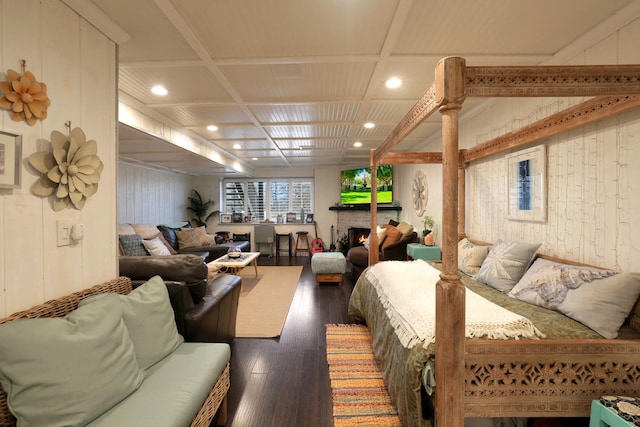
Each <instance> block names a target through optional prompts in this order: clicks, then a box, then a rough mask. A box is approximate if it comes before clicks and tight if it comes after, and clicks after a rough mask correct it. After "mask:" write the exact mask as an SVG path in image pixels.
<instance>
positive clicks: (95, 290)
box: [0, 277, 230, 427]
mask: <svg viewBox="0 0 640 427" xmlns="http://www.w3.org/2000/svg"><path fill="white" fill-rule="evenodd" d="M131 289H132V285H131V279H129V278H128V277H118V278H116V279H113V280H110V281H108V282H104V283H101V284H98V285H95V286H93V287H91V288H88V289H84V290H81V291H78V292H74V293H72V294H69V295H66V296H63V297H60V298H57V299H54V300H51V301H47V302H45V303H43V304H40V305H37V306H34V307H32V308H30V309H28V310H24V311H20V312H17V313H14V314H12V315H11V316H8V317H5V318H3V319H0V324H2V323H8V322H13V321H14V320H19V319H34V318H53V317H64V316H66V315H67V314H69V313H70V312H71V311H73V310H75V309H76V308H78V304H79V302H80V301H82V300H83V299H85V298H87V297H90V296H92V295H96V294H100V293H105V292H115V293H118V294H122V295H127V294H129V292H131ZM229 385H230V378H229V364H227V366H226V368H225V369H224V371H223V372H222V374H220V377H218V380H217V381H216V384H215V386H214V387H213V389H212V390H211V392H210V393H209V395H208V396H207V398H206V399H205V401H204V403H203V405H202V407H201V408H200V411H199V412H198V414H197V415H196V417H195V418H194V419H193V421H192V422H191V426H192V427H196V426H197V427H208V426H209V425H210V424H211V421H212V420H213V418H214V417H215V415H216V413H217V412H218V409H220V411H219V416H218V423H219V424H224V423H225V421H226V416H227V405H226V401H227V399H226V396H227V391H228V390H229ZM15 425H16V419H15V417H14V416H13V414H11V412H10V411H9V408H8V406H7V394H6V393H5V391H4V390H3V389H2V387H1V386H0V427H15Z"/></svg>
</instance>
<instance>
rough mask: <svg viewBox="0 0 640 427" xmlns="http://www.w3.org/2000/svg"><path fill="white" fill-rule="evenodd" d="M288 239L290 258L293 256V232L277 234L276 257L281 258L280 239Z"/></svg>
mask: <svg viewBox="0 0 640 427" xmlns="http://www.w3.org/2000/svg"><path fill="white" fill-rule="evenodd" d="M282 237H286V238H287V250H288V251H289V256H291V249H292V245H291V232H289V233H276V256H280V238H282Z"/></svg>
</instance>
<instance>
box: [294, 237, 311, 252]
mask: <svg viewBox="0 0 640 427" xmlns="http://www.w3.org/2000/svg"><path fill="white" fill-rule="evenodd" d="M301 243H306V245H307V246H306V247H305V246H300V244H301ZM298 252H306V253H308V254H309V256H311V244H310V243H309V232H308V231H296V249H295V256H298Z"/></svg>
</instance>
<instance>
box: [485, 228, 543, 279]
mask: <svg viewBox="0 0 640 427" xmlns="http://www.w3.org/2000/svg"><path fill="white" fill-rule="evenodd" d="M539 247H540V243H523V242H514V241H506V242H504V241H502V240H497V241H496V242H495V243H494V245H493V246H492V247H491V250H490V251H489V255H487V258H486V259H485V260H484V262H483V263H482V266H481V267H480V271H479V272H478V275H477V276H476V280H477V281H478V282H482V283H486V284H487V285H489V286H491V287H493V288H496V289H497V290H499V291H502V292H509V291H510V290H511V289H512V288H513V287H514V286H515V285H516V283H518V281H519V280H520V279H521V278H522V276H523V275H524V272H525V271H527V268H529V266H530V265H531V261H533V257H535V256H536V251H537V250H538V248H539Z"/></svg>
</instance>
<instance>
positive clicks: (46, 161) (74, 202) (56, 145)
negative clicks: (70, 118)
mask: <svg viewBox="0 0 640 427" xmlns="http://www.w3.org/2000/svg"><path fill="white" fill-rule="evenodd" d="M67 127H68V128H71V124H70V123H69V122H67ZM51 146H52V149H53V152H50V151H38V152H36V153H33V154H32V155H31V156H29V164H31V166H33V167H34V168H35V169H36V170H37V171H38V172H40V173H41V174H42V176H41V177H40V179H39V180H38V181H36V183H35V184H34V185H33V187H32V189H31V191H32V192H33V194H35V195H37V196H40V197H49V196H53V210H54V211H60V210H62V209H64V208H66V207H67V206H73V207H74V208H76V209H82V208H83V207H84V204H85V202H86V201H87V199H88V198H89V197H91V196H93V195H94V194H95V193H96V192H97V191H98V182H99V181H100V173H101V172H102V169H103V167H104V165H103V164H102V161H101V160H100V158H99V157H98V154H97V153H98V144H97V143H96V141H94V140H89V141H87V139H86V137H85V134H84V132H83V131H82V129H80V128H74V129H73V130H71V132H69V136H66V135H64V134H63V133H62V132H58V131H56V130H54V131H53V132H51Z"/></svg>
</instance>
